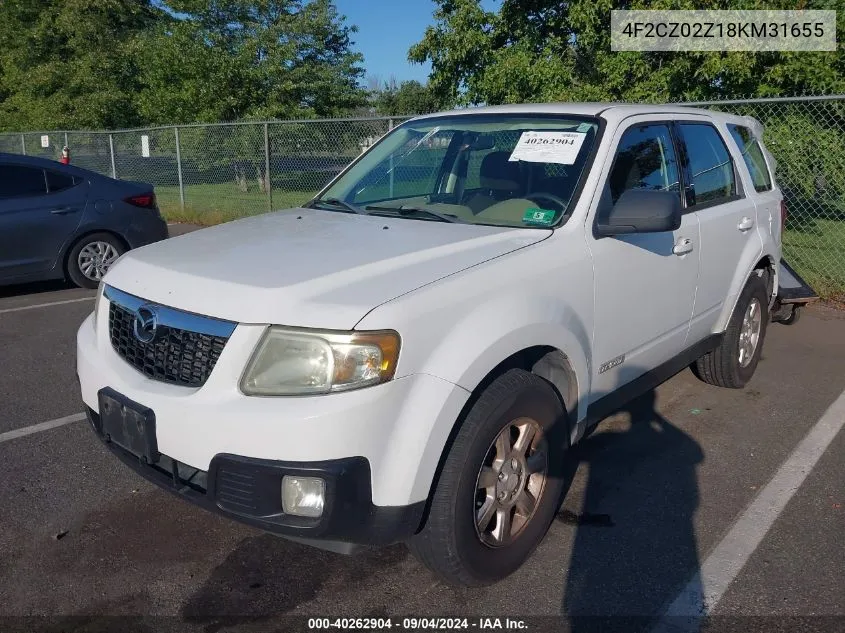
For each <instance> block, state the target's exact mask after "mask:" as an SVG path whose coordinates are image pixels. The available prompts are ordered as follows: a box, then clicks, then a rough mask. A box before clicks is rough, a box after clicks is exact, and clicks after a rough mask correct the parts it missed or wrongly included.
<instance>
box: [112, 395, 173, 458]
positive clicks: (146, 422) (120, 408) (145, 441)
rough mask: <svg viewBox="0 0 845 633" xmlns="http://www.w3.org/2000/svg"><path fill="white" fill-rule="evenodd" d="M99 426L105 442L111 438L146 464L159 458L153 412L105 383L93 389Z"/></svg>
mask: <svg viewBox="0 0 845 633" xmlns="http://www.w3.org/2000/svg"><path fill="white" fill-rule="evenodd" d="M97 398H98V401H99V405H100V427H101V432H102V434H103V437H104V438H105V440H106V441H107V442H112V443H114V444H116V445H118V446H120V447H121V448H123V449H124V450H126V451H129V452H130V453H132V454H133V455H135V456H136V457H138V458H140V459H141V460H143V461H145V462H146V463H148V464H154V463H156V462H157V461H158V460H159V457H160V454H159V452H158V442H157V440H156V422H155V413H154V412H153V410H152V409H150V408H149V407H145V406H144V405H142V404H139V403H137V402H134V401H132V400H130V399H129V398H127V397H126V396H124V395H122V394H120V393H118V392H117V391H115V390H114V389H111V388H109V387H105V388H103V389H101V390H100V391H99V392H98V393H97Z"/></svg>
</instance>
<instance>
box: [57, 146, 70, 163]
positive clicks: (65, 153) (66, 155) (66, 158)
mask: <svg viewBox="0 0 845 633" xmlns="http://www.w3.org/2000/svg"><path fill="white" fill-rule="evenodd" d="M59 162H60V163H62V164H63V165H68V164H69V163H70V149H69V148H68V146H67V145H65V146H64V147H63V148H62V157H61V158H60V159H59Z"/></svg>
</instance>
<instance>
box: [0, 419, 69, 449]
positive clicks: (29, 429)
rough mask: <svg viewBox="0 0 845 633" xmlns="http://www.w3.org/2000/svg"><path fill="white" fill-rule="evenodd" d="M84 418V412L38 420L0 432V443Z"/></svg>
mask: <svg viewBox="0 0 845 633" xmlns="http://www.w3.org/2000/svg"><path fill="white" fill-rule="evenodd" d="M84 419H85V414H84V413H74V414H73V415H66V416H65V417H63V418H56V419H55V420H48V421H47V422H39V423H38V424H33V425H32V426H25V427H23V428H22V429H15V430H13V431H6V432H5V433H0V444H2V443H3V442H9V441H11V440H16V439H18V438H19V437H26V436H27V435H32V434H33V433H41V431H49V430H50V429H55V428H58V427H60V426H64V425H65V424H71V423H72V422H80V421H82V420H84Z"/></svg>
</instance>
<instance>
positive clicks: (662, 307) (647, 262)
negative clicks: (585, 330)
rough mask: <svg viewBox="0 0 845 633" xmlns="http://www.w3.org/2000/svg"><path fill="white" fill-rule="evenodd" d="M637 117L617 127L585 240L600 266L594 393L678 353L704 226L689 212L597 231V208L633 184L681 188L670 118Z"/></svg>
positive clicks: (688, 313) (596, 268)
mask: <svg viewBox="0 0 845 633" xmlns="http://www.w3.org/2000/svg"><path fill="white" fill-rule="evenodd" d="M657 118H658V117H654V116H652V117H648V116H644V117H636V118H633V119H630V120H629V121H630V122H627V121H626V124H625V125H623V127H622V128H620V130H618V131H617V132H616V138H615V139H614V140H615V143H614V146H615V147H616V151H615V152H614V154H613V155H612V157H611V158H609V159H608V164H606V165H605V166H604V172H605V173H607V174H608V175H607V178H606V181H605V184H604V189H603V192H604V193H603V195H602V199H601V201H599V203H598V205H596V206H597V208H596V210H595V211H594V212H593V213H591V214H590V217H589V218H588V226H587V228H588V231H587V235H588V237H587V239H588V242H589V244H590V250H591V252H592V257H593V267H594V271H595V297H596V299H595V319H594V331H593V359H592V361H593V367H592V374H593V375H592V385H593V387H592V389H591V391H592V392H593V396H592V400H593V401H595V400H597V399H599V398H601V397H602V396H604V395H607V394H609V393H611V392H612V391H614V390H615V389H617V388H618V387H620V386H622V385H623V384H626V383H628V382H630V381H631V380H633V379H634V378H637V377H638V376H640V375H642V374H643V373H645V372H646V371H648V370H650V369H653V368H654V367H656V366H658V365H660V364H661V363H663V362H664V361H667V360H669V359H670V358H672V357H673V356H675V355H677V354H678V353H679V352H681V351H682V350H683V349H684V347H685V343H686V339H687V331H688V328H689V323H690V318H691V316H692V310H693V303H694V300H695V290H696V284H697V283H698V274H699V253H698V246H699V239H700V238H699V227H698V219H697V217H696V215H695V213H686V212H685V213H684V215H683V220H682V223H681V227H680V228H679V229H678V230H677V231H666V232H661V233H640V234H633V235H619V236H614V237H600V238H596V237H594V235H593V232H592V226H593V222H594V219H595V214H596V213H597V212H598V213H600V212H601V210H602V209H603V208H607V205H612V204H614V203H615V202H616V201H617V200H618V199H619V196H621V195H622V192H624V191H626V190H628V189H653V190H664V191H673V192H676V193H677V195H678V197H679V199H680V195H681V187H680V176H679V174H680V166H679V162H678V156H677V150H676V142H675V138H674V136H673V130H672V125H671V123H669V122H666V121H661V120H656V119H657Z"/></svg>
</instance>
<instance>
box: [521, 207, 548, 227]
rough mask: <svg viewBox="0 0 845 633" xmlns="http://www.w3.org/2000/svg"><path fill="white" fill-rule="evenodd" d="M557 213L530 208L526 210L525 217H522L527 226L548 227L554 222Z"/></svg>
mask: <svg viewBox="0 0 845 633" xmlns="http://www.w3.org/2000/svg"><path fill="white" fill-rule="evenodd" d="M555 213H556V212H555V211H551V210H549V209H538V208H536V207H530V208H528V209H526V210H525V215H523V216H522V221H523V222H525V224H541V225H543V226H548V225H549V224H551V223H552V222H554V219H555Z"/></svg>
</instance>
